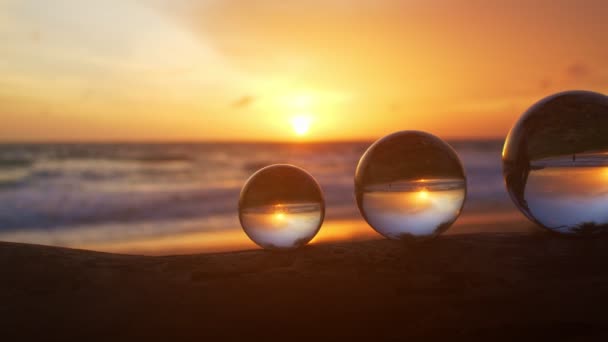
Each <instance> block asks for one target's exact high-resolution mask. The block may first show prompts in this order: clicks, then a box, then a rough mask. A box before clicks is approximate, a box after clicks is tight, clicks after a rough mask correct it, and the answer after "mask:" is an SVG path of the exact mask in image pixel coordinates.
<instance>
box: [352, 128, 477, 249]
mask: <svg viewBox="0 0 608 342" xmlns="http://www.w3.org/2000/svg"><path fill="white" fill-rule="evenodd" d="M355 195H356V198H357V205H358V207H359V211H360V212H361V214H362V215H363V217H364V218H365V220H366V221H367V222H368V223H369V225H370V226H372V227H373V228H374V229H375V230H376V231H377V232H378V233H380V234H382V235H383V236H385V237H387V238H389V239H395V240H410V239H413V240H417V239H426V238H431V237H434V236H437V235H439V234H441V233H442V232H444V231H445V230H446V229H448V228H449V227H450V226H451V225H452V223H454V221H455V220H456V219H457V218H458V216H459V215H460V212H461V210H462V206H463V205H464V201H465V198H466V177H465V172H464V169H463V167H462V164H461V162H460V159H459V158H458V155H457V154H456V152H455V151H454V150H453V149H452V148H451V147H450V146H449V145H448V144H447V143H445V142H444V141H443V140H441V139H440V138H438V137H436V136H434V135H432V134H429V133H425V132H420V131H402V132H397V133H394V134H391V135H388V136H386V137H384V138H382V139H380V140H378V141H376V142H375V143H374V144H373V145H372V146H371V147H370V148H369V149H368V150H367V151H366V152H365V154H364V155H363V157H361V160H360V161H359V165H358V167H357V172H356V175H355Z"/></svg>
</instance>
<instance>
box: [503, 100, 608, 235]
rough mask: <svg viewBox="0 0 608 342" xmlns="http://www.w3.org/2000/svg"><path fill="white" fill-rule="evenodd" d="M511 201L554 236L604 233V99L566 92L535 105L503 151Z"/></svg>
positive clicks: (607, 189) (607, 169) (607, 212)
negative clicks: (556, 234) (560, 234)
mask: <svg viewBox="0 0 608 342" xmlns="http://www.w3.org/2000/svg"><path fill="white" fill-rule="evenodd" d="M502 165H503V175H504V178H505V183H506V186H507V190H508V191H509V195H510V196H511V199H512V200H513V202H514V203H515V205H517V207H518V208H519V209H520V210H521V212H522V213H524V215H526V217H528V218H529V219H530V220H532V221H533V222H536V223H537V224H539V225H540V226H542V227H544V228H547V229H549V230H550V231H553V232H558V233H564V234H594V233H601V232H608V97H606V96H605V95H602V94H598V93H593V92H589V91H568V92H563V93H558V94H555V95H552V96H549V97H547V98H545V99H543V100H541V101H539V102H538V103H536V104H534V105H533V106H532V107H530V109H528V111H526V112H525V113H524V114H523V115H522V116H521V118H520V119H519V120H518V121H517V123H516V124H515V126H513V128H512V129H511V131H510V132H509V135H508V136H507V139H506V141H505V145H504V148H503V152H502Z"/></svg>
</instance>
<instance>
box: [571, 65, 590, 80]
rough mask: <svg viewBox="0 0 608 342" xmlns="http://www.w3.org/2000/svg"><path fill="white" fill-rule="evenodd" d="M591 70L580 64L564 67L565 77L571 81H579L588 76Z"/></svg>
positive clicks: (587, 66)
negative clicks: (571, 79)
mask: <svg viewBox="0 0 608 342" xmlns="http://www.w3.org/2000/svg"><path fill="white" fill-rule="evenodd" d="M590 73H591V68H590V67H589V65H587V64H585V63H582V62H575V63H572V64H570V65H569V66H568V67H566V75H567V76H568V77H570V78H573V79H581V78H585V77H587V76H589V74H590Z"/></svg>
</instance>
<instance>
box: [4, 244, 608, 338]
mask: <svg viewBox="0 0 608 342" xmlns="http://www.w3.org/2000/svg"><path fill="white" fill-rule="evenodd" d="M0 328H1V329H0V340H2V341H13V340H15V341H16V340H34V339H33V338H35V340H77V341H90V340H105V341H112V340H146V339H148V340H184V339H198V340H201V341H203V340H218V339H227V338H233V339H237V338H238V340H250V339H251V340H253V339H255V340H257V339H261V338H266V339H271V340H276V339H286V340H294V339H309V340H336V339H339V340H342V339H346V338H352V339H357V340H368V341H375V340H378V339H387V338H396V339H408V338H410V340H412V339H411V338H413V340H430V339H442V340H468V339H470V338H474V339H482V340H490V339H491V340H496V339H502V340H516V339H521V338H525V339H535V338H537V339H539V340H547V341H555V340H604V341H606V340H608V239H605V238H602V239H595V240H591V239H568V238H561V237H556V236H553V235H548V234H543V233H527V234H522V233H520V234H517V233H509V234H499V233H486V234H470V235H469V234H462V235H451V236H442V237H441V238H439V239H437V240H435V241H432V242H428V243H423V244H418V245H413V246H412V245H403V244H402V243H398V242H392V241H387V240H376V241H367V242H356V243H345V244H331V245H315V246H309V247H307V248H304V249H303V250H299V251H294V252H289V253H277V252H266V251H261V250H256V251H248V252H235V253H224V254H207V255H192V256H174V257H138V256H123V255H113V254H103V253H96V252H88V251H80V250H70V249H62V248H54V247H42V246H34V245H22V244H13V243H0ZM205 338H207V339H205ZM209 338H210V339H209Z"/></svg>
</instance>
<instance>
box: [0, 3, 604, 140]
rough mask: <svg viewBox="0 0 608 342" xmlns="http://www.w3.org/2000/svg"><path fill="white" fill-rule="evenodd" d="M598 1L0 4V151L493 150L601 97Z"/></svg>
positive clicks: (601, 38) (601, 6) (601, 45)
mask: <svg viewBox="0 0 608 342" xmlns="http://www.w3.org/2000/svg"><path fill="white" fill-rule="evenodd" d="M606 18H608V1H603V0H598V1H566V0H551V1H549V0H540V1H523V0H513V1H506V0H505V1H481V0H479V1H448V0H446V1H437V0H431V1H428V0H426V1H421V0H420V1H419V0H403V1H345V0H339V1H338V0H336V1H331V0H329V1H317V0H309V1H298V2H296V1H291V2H288V1H278V0H277V1H270V0H260V1H245V0H242V1H219V0H206V1H205V0H203V1H190V0H177V1H170V0H151V1H144V0H140V1H135V0H104V1H101V0H99V1H92V0H91V1H82V0H53V1H36V0H0V75H1V76H0V118H1V120H2V121H1V124H0V140H3V141H116V140H120V141H126V140H133V141H137V140H146V141H149V140H154V141H156V140H161V141H165V140H167V141H172V140H240V141H242V140H295V141H297V140H304V141H307V140H355V139H357V140H358V139H373V138H377V137H380V136H382V135H384V134H387V133H390V132H393V131H397V130H402V129H419V130H427V131H430V132H432V133H435V134H438V135H440V136H442V137H445V138H467V137H496V138H499V137H504V135H505V134H506V133H507V132H508V130H509V128H510V127H511V125H512V124H513V122H514V120H516V118H517V117H518V116H519V115H520V114H521V113H522V112H523V111H524V110H525V109H526V108H527V107H528V106H530V105H531V104H532V103H533V102H535V101H536V100H538V99H540V98H542V97H543V96H546V95H549V94H551V93H554V92H557V91H561V90H567V89H587V90H594V91H599V92H604V93H605V92H607V91H608V44H607V43H606V42H607V40H606V34H607V33H608V20H607V19H606Z"/></svg>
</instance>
